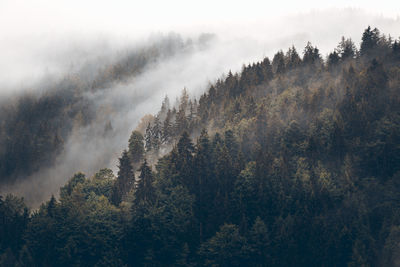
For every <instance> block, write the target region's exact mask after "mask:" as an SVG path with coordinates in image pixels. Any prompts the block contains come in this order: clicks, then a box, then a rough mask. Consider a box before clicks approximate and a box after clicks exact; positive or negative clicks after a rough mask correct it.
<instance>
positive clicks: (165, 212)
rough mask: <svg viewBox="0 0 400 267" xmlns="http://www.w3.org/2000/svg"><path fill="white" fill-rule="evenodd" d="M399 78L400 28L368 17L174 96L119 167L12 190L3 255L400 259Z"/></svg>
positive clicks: (97, 261)
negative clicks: (56, 192)
mask: <svg viewBox="0 0 400 267" xmlns="http://www.w3.org/2000/svg"><path fill="white" fill-rule="evenodd" d="M399 90H400V43H399V40H393V39H392V38H390V37H386V36H385V35H383V34H381V33H380V32H379V30H378V29H371V28H370V27H368V28H367V29H366V30H365V31H364V33H363V37H362V40H361V45H360V47H359V48H357V46H356V45H355V43H354V42H353V41H352V40H351V39H346V38H343V39H342V40H341V41H340V43H339V44H338V46H337V48H336V49H335V50H334V51H332V52H331V53H330V54H329V55H328V56H327V58H326V59H323V58H322V56H321V55H320V53H319V50H318V48H317V47H316V46H314V45H312V44H311V43H308V44H307V45H306V47H305V48H304V50H303V51H302V52H300V53H299V52H297V50H296V48H295V47H290V48H289V49H288V50H287V51H286V52H283V51H282V50H281V51H278V52H277V53H276V54H275V55H274V57H273V58H272V60H270V59H268V58H264V59H262V60H261V61H260V62H256V63H252V64H249V65H244V66H243V69H242V71H241V72H240V73H231V72H229V73H228V74H227V75H226V76H223V77H221V79H219V80H218V81H217V82H216V83H213V84H211V85H210V87H209V88H208V90H207V92H205V93H204V94H203V95H202V96H201V97H200V98H199V99H198V100H197V99H195V98H191V97H190V96H189V95H188V93H187V91H186V90H184V91H183V92H182V96H181V97H180V99H179V100H178V101H177V102H176V103H175V104H171V103H170V101H169V99H168V98H165V100H164V102H163V103H162V106H161V108H160V111H159V112H158V113H157V114H154V116H147V117H146V118H144V120H143V122H142V125H140V127H138V128H137V129H136V130H135V131H132V134H131V137H130V139H129V140H126V141H127V149H126V150H124V151H123V152H122V154H121V157H120V159H119V165H118V173H117V174H115V175H114V174H113V172H112V171H111V170H109V169H102V170H99V172H98V173H96V174H95V175H94V176H93V177H86V176H85V174H83V173H77V174H75V175H74V176H73V177H72V178H71V179H70V180H69V181H68V183H67V184H65V186H63V187H62V188H61V189H60V196H59V198H57V199H56V198H55V197H52V198H51V199H50V200H49V201H48V202H46V203H43V204H42V206H41V207H40V208H39V209H38V210H36V211H33V212H29V211H28V209H27V208H26V206H25V204H24V203H23V200H22V199H20V198H18V197H16V196H12V195H8V196H5V197H3V198H0V217H2V218H4V219H3V220H2V221H0V235H1V238H0V255H1V256H0V265H5V266H12V265H15V264H18V265H19V266H72V265H75V266H80V265H82V266H397V265H398V263H399V261H400V255H399V244H400V217H399V215H400V195H399V193H398V192H399V190H400V172H399V171H400V98H399V97H400V91H399ZM49 103H51V104H54V103H53V101H49ZM39 136H42V135H39ZM54 138H55V137H54ZM48 140H51V139H48ZM0 162H3V161H0ZM3 169H4V167H3Z"/></svg>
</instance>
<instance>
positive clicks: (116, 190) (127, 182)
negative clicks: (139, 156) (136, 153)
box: [111, 150, 135, 205]
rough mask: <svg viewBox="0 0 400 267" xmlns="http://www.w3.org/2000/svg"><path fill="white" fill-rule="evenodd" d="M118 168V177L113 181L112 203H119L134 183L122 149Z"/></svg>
mask: <svg viewBox="0 0 400 267" xmlns="http://www.w3.org/2000/svg"><path fill="white" fill-rule="evenodd" d="M118 168H119V171H118V177H117V180H116V181H115V184H114V187H113V192H112V197H111V200H112V202H113V204H114V205H119V203H121V201H122V200H123V197H124V196H125V195H126V194H127V193H128V192H129V191H131V190H132V188H133V187H134V184H135V175H134V173H133V169H132V165H131V162H130V159H129V156H128V152H127V151H126V150H124V152H123V153H122V157H121V158H120V159H119V166H118Z"/></svg>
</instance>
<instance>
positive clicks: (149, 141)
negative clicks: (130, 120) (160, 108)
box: [144, 122, 153, 152]
mask: <svg viewBox="0 0 400 267" xmlns="http://www.w3.org/2000/svg"><path fill="white" fill-rule="evenodd" d="M144 139H145V148H146V151H147V152H148V151H151V150H152V149H153V132H152V128H151V124H150V122H149V124H147V128H146V133H145V135H144Z"/></svg>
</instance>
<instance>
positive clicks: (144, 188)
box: [135, 159, 155, 204]
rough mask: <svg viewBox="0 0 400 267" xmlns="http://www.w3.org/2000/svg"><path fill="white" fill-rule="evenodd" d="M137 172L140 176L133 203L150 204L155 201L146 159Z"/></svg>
mask: <svg viewBox="0 0 400 267" xmlns="http://www.w3.org/2000/svg"><path fill="white" fill-rule="evenodd" d="M139 170H140V175H139V180H138V182H137V185H136V191H135V203H136V204H138V203H139V202H142V201H143V202H148V203H152V202H153V201H154V200H155V189H154V186H153V183H154V178H153V174H152V171H151V168H150V167H149V166H148V165H147V160H146V159H144V162H143V164H142V166H141V167H140V169H139Z"/></svg>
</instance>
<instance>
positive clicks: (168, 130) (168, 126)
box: [161, 109, 174, 144]
mask: <svg viewBox="0 0 400 267" xmlns="http://www.w3.org/2000/svg"><path fill="white" fill-rule="evenodd" d="M173 134H174V133H173V128H172V112H171V110H170V109H168V111H167V116H166V117H165V120H164V123H163V127H162V138H161V140H162V143H165V144H169V143H170V142H171V139H172V137H173Z"/></svg>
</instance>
